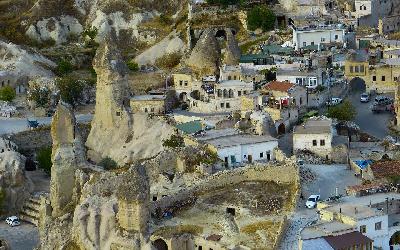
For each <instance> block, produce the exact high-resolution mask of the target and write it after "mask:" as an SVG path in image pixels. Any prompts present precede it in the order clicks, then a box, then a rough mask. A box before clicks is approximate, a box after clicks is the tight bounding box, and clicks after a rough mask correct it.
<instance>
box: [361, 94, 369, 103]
mask: <svg viewBox="0 0 400 250" xmlns="http://www.w3.org/2000/svg"><path fill="white" fill-rule="evenodd" d="M360 102H369V94H368V93H362V94H361V97H360Z"/></svg>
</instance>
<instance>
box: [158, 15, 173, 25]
mask: <svg viewBox="0 0 400 250" xmlns="http://www.w3.org/2000/svg"><path fill="white" fill-rule="evenodd" d="M160 22H161V23H163V24H165V25H171V24H172V23H173V21H172V18H171V17H170V16H168V15H165V14H161V15H160Z"/></svg>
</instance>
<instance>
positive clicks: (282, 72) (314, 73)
mask: <svg viewBox="0 0 400 250" xmlns="http://www.w3.org/2000/svg"><path fill="white" fill-rule="evenodd" d="M276 75H277V76H287V75H289V76H318V75H319V74H318V71H317V70H298V69H279V68H278V70H277V71H276Z"/></svg>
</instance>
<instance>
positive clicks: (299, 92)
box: [261, 81, 307, 110]
mask: <svg viewBox="0 0 400 250" xmlns="http://www.w3.org/2000/svg"><path fill="white" fill-rule="evenodd" d="M261 92H262V93H264V94H269V95H271V96H272V97H273V98H274V100H277V101H278V102H279V103H280V104H281V105H282V104H293V105H295V106H297V107H298V108H299V109H300V110H302V109H305V108H306V107H307V90H306V88H305V87H303V86H301V85H296V84H293V83H291V82H289V81H284V82H279V81H272V82H270V83H268V84H267V85H265V86H264V87H263V89H262V90H261Z"/></svg>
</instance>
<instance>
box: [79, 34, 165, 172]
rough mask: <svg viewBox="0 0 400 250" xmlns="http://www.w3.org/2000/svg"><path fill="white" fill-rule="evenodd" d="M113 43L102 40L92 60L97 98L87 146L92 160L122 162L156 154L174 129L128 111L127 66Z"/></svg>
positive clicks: (163, 123)
mask: <svg viewBox="0 0 400 250" xmlns="http://www.w3.org/2000/svg"><path fill="white" fill-rule="evenodd" d="M113 44H114V43H113V42H112V41H110V40H108V41H107V42H105V43H103V44H102V45H101V46H100V48H99V49H98V51H97V54H96V57H95V60H94V63H93V66H94V68H95V70H96V72H97V90H96V100H97V101H96V110H95V115H94V117H93V121H92V129H91V131H90V134H89V137H88V140H87V142H86V146H87V147H88V148H89V157H90V158H91V159H92V160H95V161H99V160H101V159H102V158H105V157H107V156H109V157H111V158H113V159H114V160H115V161H117V162H119V163H121V164H124V163H128V162H134V161H136V160H139V159H144V158H150V157H153V156H155V155H157V154H158V153H159V152H161V151H162V150H163V147H162V141H163V140H164V139H166V138H169V136H170V135H171V134H172V133H173V129H172V127H171V126H169V125H168V124H167V123H165V122H163V121H161V120H158V119H157V118H150V117H148V116H147V115H144V114H132V113H131V112H130V108H129V98H130V93H129V87H128V80H127V68H126V66H125V63H124V62H123V60H122V57H121V55H120V53H119V51H118V50H117V48H116V47H115V45H113ZM148 142H152V143H148ZM110 145H113V146H112V147H111V146H110Z"/></svg>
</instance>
